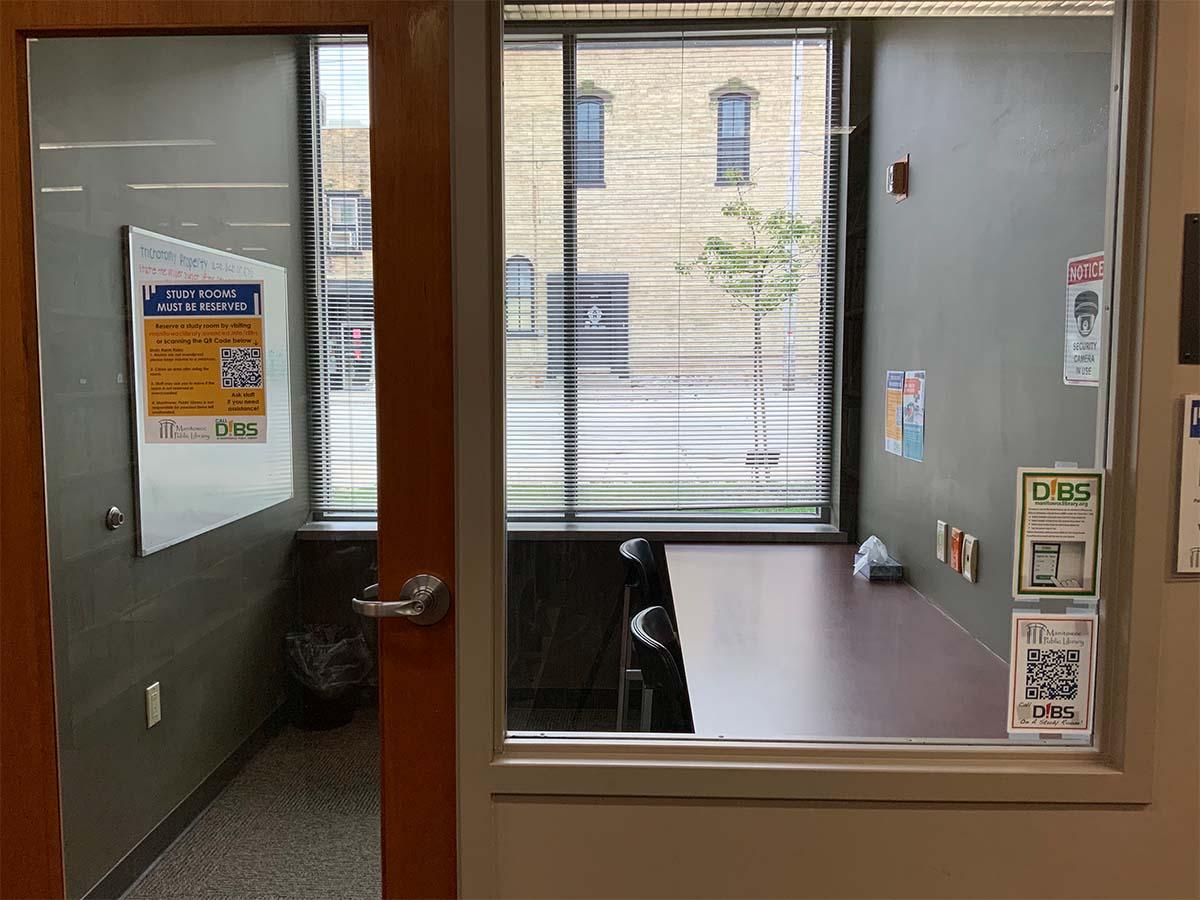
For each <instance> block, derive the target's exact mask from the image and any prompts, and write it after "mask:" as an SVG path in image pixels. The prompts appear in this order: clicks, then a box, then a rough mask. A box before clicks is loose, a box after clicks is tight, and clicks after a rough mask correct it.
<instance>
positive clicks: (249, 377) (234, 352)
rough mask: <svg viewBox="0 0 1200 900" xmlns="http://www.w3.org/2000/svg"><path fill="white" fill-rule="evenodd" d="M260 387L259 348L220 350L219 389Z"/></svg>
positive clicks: (261, 380) (260, 349)
mask: <svg viewBox="0 0 1200 900" xmlns="http://www.w3.org/2000/svg"><path fill="white" fill-rule="evenodd" d="M262 386H263V368H262V348H261V347H222V348H221V387H223V388H226V389H232V388H260V387H262Z"/></svg>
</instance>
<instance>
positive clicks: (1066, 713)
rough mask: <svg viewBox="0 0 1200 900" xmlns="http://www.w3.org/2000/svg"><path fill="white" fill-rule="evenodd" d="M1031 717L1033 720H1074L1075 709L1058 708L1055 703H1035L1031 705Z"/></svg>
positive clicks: (1069, 707) (1070, 707)
mask: <svg viewBox="0 0 1200 900" xmlns="http://www.w3.org/2000/svg"><path fill="white" fill-rule="evenodd" d="M1033 717H1034V718H1035V719H1073V718H1075V707H1073V706H1059V705H1058V704H1057V703H1035V704H1033Z"/></svg>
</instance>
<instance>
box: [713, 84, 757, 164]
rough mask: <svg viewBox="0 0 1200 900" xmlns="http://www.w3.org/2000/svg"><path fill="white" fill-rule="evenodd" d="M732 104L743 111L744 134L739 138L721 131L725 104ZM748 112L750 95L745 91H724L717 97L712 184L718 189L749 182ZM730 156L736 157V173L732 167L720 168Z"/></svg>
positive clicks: (724, 115)
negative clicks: (715, 142)
mask: <svg viewBox="0 0 1200 900" xmlns="http://www.w3.org/2000/svg"><path fill="white" fill-rule="evenodd" d="M734 102H737V103H740V104H741V105H742V107H743V110H744V115H743V116H742V122H743V124H744V127H745V132H746V133H745V134H744V135H742V136H740V137H739V136H734V135H726V134H723V133H722V131H721V125H722V123H723V122H724V121H725V118H726V116H727V113H726V111H725V109H726V104H731V103H734ZM750 111H751V100H750V95H749V94H747V93H746V92H745V91H726V92H725V93H723V94H720V95H719V96H718V97H717V172H716V180H715V181H714V182H713V184H716V185H718V186H720V187H732V186H734V185H738V184H747V183H749V182H750ZM731 143H737V144H739V145H740V146H733V147H730V146H728V144H731ZM730 156H736V157H738V159H737V167H736V168H737V171H736V173H735V172H734V167H733V166H730V165H725V166H722V160H723V159H727V158H728V157H730Z"/></svg>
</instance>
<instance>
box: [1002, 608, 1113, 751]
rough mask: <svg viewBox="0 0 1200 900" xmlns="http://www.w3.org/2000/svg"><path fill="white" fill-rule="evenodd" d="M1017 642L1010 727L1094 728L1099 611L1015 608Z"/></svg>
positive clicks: (1016, 729) (1034, 729)
mask: <svg viewBox="0 0 1200 900" xmlns="http://www.w3.org/2000/svg"><path fill="white" fill-rule="evenodd" d="M1011 647H1012V649H1011V653H1010V655H1009V663H1008V675H1009V677H1008V730H1009V732H1016V733H1021V732H1058V733H1061V734H1090V733H1091V730H1092V717H1093V710H1094V707H1095V702H1094V696H1093V695H1094V686H1095V680H1096V679H1095V675H1096V616H1095V614H1092V613H1068V614H1051V613H1031V612H1030V613H1026V612H1016V613H1013V619H1012V645H1011Z"/></svg>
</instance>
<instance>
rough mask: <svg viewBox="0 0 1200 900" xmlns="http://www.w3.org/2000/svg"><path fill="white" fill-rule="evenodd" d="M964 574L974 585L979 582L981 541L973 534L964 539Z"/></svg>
mask: <svg viewBox="0 0 1200 900" xmlns="http://www.w3.org/2000/svg"><path fill="white" fill-rule="evenodd" d="M962 574H963V578H965V579H967V581H969V582H971V583H972V584H974V583H975V582H976V581H978V580H979V541H977V540H975V535H973V534H968V535H965V536H964V537H963V559H962Z"/></svg>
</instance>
